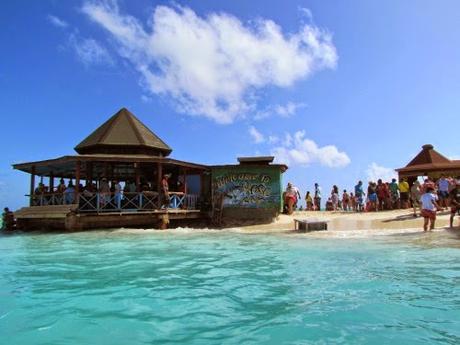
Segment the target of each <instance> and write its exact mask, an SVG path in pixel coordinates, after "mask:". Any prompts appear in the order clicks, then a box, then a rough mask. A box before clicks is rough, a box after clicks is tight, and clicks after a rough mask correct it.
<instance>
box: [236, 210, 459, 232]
mask: <svg viewBox="0 0 460 345" xmlns="http://www.w3.org/2000/svg"><path fill="white" fill-rule="evenodd" d="M449 216H450V211H449V210H444V211H442V212H439V213H438V217H437V220H436V228H435V229H434V230H433V232H443V231H444V232H446V231H447V232H448V233H449V234H454V235H456V236H458V238H459V239H460V228H459V223H460V221H459V217H458V216H456V218H455V220H454V228H453V229H449ZM294 219H310V220H311V219H317V220H320V221H327V222H328V231H313V232H308V233H305V236H312V237H369V236H382V235H397V234H410V233H423V218H422V217H420V216H418V217H416V218H415V217H413V213H412V210H411V209H406V210H394V211H384V212H362V213H354V212H329V211H321V212H312V211H297V212H294V214H293V215H291V216H288V215H284V214H282V215H280V216H279V217H278V219H277V220H276V221H275V222H273V223H271V224H263V225H249V226H241V227H235V228H232V229H233V230H236V231H241V232H244V233H259V232H286V231H290V230H294Z"/></svg>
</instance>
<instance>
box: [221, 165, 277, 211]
mask: <svg viewBox="0 0 460 345" xmlns="http://www.w3.org/2000/svg"><path fill="white" fill-rule="evenodd" d="M212 186H213V193H214V194H217V193H222V194H223V195H224V208H258V209H276V210H279V209H280V208H281V172H280V169H279V167H276V166H263V167H249V166H238V165H236V166H225V167H214V168H213V169H212Z"/></svg>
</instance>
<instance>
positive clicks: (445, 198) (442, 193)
mask: <svg viewBox="0 0 460 345" xmlns="http://www.w3.org/2000/svg"><path fill="white" fill-rule="evenodd" d="M300 195H301V194H300V191H299V189H298V188H297V187H295V186H294V185H293V184H292V183H288V186H287V188H286V191H285V192H284V198H283V199H284V200H286V198H287V197H289V198H295V206H294V208H297V204H298V203H299V201H300V199H301V196H300ZM322 199H323V197H322V189H321V187H320V186H319V184H318V183H315V184H314V189H313V192H310V191H307V192H306V194H305V210H307V211H320V210H321V201H322ZM449 207H450V211H451V217H450V225H451V227H452V225H453V219H454V216H455V214H456V213H459V212H460V176H457V177H456V178H453V177H451V176H445V175H441V176H440V178H439V179H437V180H436V181H434V180H431V179H430V178H426V179H425V180H424V181H423V183H420V182H419V181H418V180H415V181H413V182H412V183H411V184H409V182H408V181H407V179H406V178H402V179H401V180H400V181H397V180H396V179H395V178H393V179H392V180H391V182H384V181H382V179H378V180H377V182H374V181H369V182H368V185H367V188H366V187H365V186H364V184H363V182H362V181H358V183H357V184H356V185H355V186H354V189H353V191H347V190H346V189H344V190H343V191H342V193H340V190H339V187H338V186H336V185H334V186H332V189H331V192H330V194H329V195H328V196H327V199H326V202H325V210H327V211H346V212H351V211H354V212H378V211H384V210H394V209H408V208H412V210H413V215H414V217H417V212H418V211H417V210H420V215H421V216H423V217H424V218H425V219H426V220H428V223H429V224H427V225H425V228H431V229H432V228H433V227H434V221H435V219H436V211H442V210H444V209H448V208H449ZM298 209H299V210H303V207H302V206H300V207H298Z"/></svg>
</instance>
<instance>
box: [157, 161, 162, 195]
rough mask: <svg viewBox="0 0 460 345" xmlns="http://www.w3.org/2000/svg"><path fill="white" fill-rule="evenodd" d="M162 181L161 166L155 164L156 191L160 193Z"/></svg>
mask: <svg viewBox="0 0 460 345" xmlns="http://www.w3.org/2000/svg"><path fill="white" fill-rule="evenodd" d="M162 179H163V164H161V163H157V191H158V193H161V180H162Z"/></svg>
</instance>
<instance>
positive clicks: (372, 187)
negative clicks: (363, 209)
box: [367, 182, 377, 211]
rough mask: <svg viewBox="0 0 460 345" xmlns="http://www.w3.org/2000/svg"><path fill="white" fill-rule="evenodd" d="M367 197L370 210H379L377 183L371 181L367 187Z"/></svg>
mask: <svg viewBox="0 0 460 345" xmlns="http://www.w3.org/2000/svg"><path fill="white" fill-rule="evenodd" d="M367 197H368V198H369V205H368V206H369V207H368V209H367V210H368V211H377V184H375V183H374V182H369V186H368V187H367Z"/></svg>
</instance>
